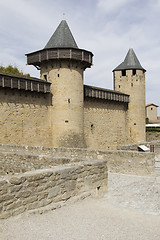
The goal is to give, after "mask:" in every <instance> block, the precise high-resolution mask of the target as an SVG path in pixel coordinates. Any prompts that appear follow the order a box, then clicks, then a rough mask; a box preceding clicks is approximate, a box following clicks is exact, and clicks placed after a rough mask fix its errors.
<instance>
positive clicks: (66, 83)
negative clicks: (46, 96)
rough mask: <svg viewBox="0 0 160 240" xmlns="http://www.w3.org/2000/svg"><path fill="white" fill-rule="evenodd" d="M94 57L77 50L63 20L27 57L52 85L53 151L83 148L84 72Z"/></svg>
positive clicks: (42, 76) (84, 51) (89, 53)
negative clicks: (45, 42)
mask: <svg viewBox="0 0 160 240" xmlns="http://www.w3.org/2000/svg"><path fill="white" fill-rule="evenodd" d="M92 57H93V54H92V53H91V52H89V51H86V50H83V49H79V48H78V46H77V44H76V42H75V40H74V38H73V35H72V33H71V31H70V29H69V27H68V24H67V22H66V21H65V20H62V21H61V23H60V25H59V26H58V28H57V29H56V31H55V32H54V34H53V35H52V37H51V38H50V40H49V41H48V43H47V45H46V46H45V48H44V49H42V50H40V51H37V52H33V53H30V54H27V63H28V64H32V65H34V66H36V67H37V68H39V69H40V75H41V78H42V79H43V80H46V81H49V82H51V83H52V84H51V93H52V106H51V109H50V110H51V119H52V136H53V146H56V147H85V140H84V109H83V104H84V96H83V72H84V70H85V69H86V68H87V67H91V65H92Z"/></svg>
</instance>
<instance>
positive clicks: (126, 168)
mask: <svg viewBox="0 0 160 240" xmlns="http://www.w3.org/2000/svg"><path fill="white" fill-rule="evenodd" d="M107 166H108V171H109V172H112V173H124V174H134V175H147V174H151V173H153V172H154V170H155V154H154V153H150V152H149V153H145V152H144V153H143V152H136V151H115V152H114V154H113V153H108V158H107Z"/></svg>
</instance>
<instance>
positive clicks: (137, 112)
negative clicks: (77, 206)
mask: <svg viewBox="0 0 160 240" xmlns="http://www.w3.org/2000/svg"><path fill="white" fill-rule="evenodd" d="M26 56H27V64H29V65H33V66H35V67H36V68H37V69H38V70H40V79H38V78H31V77H24V76H16V75H12V74H4V73H0V104H1V115H0V132H1V134H0V218H1V219H4V218H8V217H10V216H14V215H17V214H20V213H23V212H25V211H35V210H37V211H40V212H41V213H42V212H44V211H46V210H48V209H55V208H57V207H59V206H62V205H63V204H65V203H66V202H67V201H68V200H70V199H73V198H84V197H86V196H88V195H90V194H92V193H94V194H99V193H100V192H102V193H103V192H105V191H106V189H107V178H108V172H113V173H127V174H134V175H146V174H150V173H153V172H154V169H155V154H154V153H151V152H145V153H143V152H138V151H135V150H137V145H136V144H137V143H142V142H145V140H146V138H145V71H146V70H145V69H144V68H143V67H142V66H141V64H140V62H139V60H138V58H137V57H136V54H135V53H134V51H133V49H129V51H128V53H127V55H126V57H125V59H124V61H123V62H122V63H121V64H120V65H119V66H118V67H116V68H115V69H114V70H113V76H114V90H108V89H103V88H98V87H94V86H88V85H84V84H83V74H84V70H85V69H86V68H90V67H91V66H92V58H93V54H92V53H91V52H89V51H87V50H84V49H79V48H78V46H77V44H76V42H75V40H74V38H73V36H72V33H71V31H70V29H69V27H68V24H67V22H66V21H65V20H62V21H61V23H60V25H59V26H58V28H57V29H56V31H55V32H54V34H53V35H52V37H51V38H50V40H49V41H48V43H47V45H46V46H45V47H44V48H43V49H42V50H39V51H36V52H33V53H29V54H26ZM126 144H131V145H127V146H128V147H126V146H124V147H122V146H121V145H126ZM157 146H158V145H157ZM117 149H120V150H117ZM157 149H158V147H157ZM128 150H130V151H128ZM131 150H132V151H131ZM133 150H134V151H133ZM38 209H39V210H38Z"/></svg>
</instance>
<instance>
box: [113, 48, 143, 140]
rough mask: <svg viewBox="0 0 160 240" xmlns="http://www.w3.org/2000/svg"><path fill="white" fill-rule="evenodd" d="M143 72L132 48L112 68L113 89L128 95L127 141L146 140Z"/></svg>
mask: <svg viewBox="0 0 160 240" xmlns="http://www.w3.org/2000/svg"><path fill="white" fill-rule="evenodd" d="M145 72H146V70H145V69H144V68H143V67H142V66H141V64H140V62H139V60H138V58H137V56H136V54H135V52H134V51H133V49H132V48H130V49H129V51H128V53H127V55H126V57H125V59H124V61H123V62H122V63H121V64H120V65H119V66H118V67H116V68H115V69H114V70H113V74H114V90H115V91H119V92H123V93H125V94H128V95H129V104H128V111H127V123H128V127H127V129H128V134H127V135H128V143H138V142H144V141H145V140H146V133H145Z"/></svg>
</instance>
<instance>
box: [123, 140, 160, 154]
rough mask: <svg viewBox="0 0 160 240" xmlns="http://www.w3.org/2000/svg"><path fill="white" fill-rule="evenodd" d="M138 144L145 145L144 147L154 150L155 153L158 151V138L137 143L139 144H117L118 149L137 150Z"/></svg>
mask: <svg viewBox="0 0 160 240" xmlns="http://www.w3.org/2000/svg"><path fill="white" fill-rule="evenodd" d="M139 145H145V146H146V147H148V148H149V149H150V151H151V152H154V153H155V154H159V153H160V140H156V141H151V142H144V143H139V144H129V145H122V146H119V150H125V151H128V150H129V151H138V146H139Z"/></svg>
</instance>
